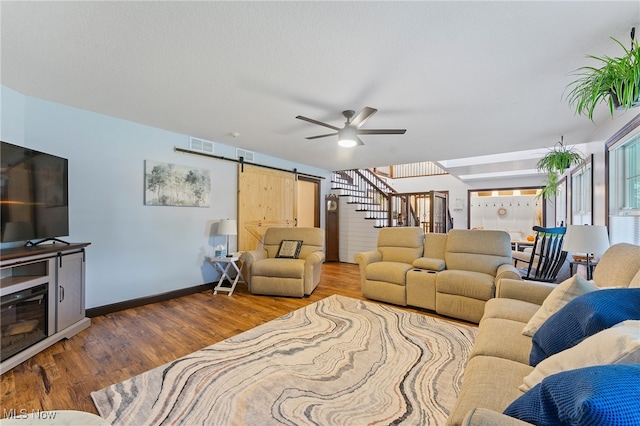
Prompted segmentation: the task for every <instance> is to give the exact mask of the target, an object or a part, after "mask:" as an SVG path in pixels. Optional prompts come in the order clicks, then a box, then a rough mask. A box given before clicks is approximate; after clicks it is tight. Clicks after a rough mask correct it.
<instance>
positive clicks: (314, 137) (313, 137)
mask: <svg viewBox="0 0 640 426" xmlns="http://www.w3.org/2000/svg"><path fill="white" fill-rule="evenodd" d="M335 135H337V133H328V134H326V135H318V136H309V137H308V138H305V139H309V140H311V139H320V138H326V137H327V136H335Z"/></svg>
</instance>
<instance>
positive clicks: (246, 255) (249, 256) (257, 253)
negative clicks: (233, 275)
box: [240, 249, 267, 288]
mask: <svg viewBox="0 0 640 426" xmlns="http://www.w3.org/2000/svg"><path fill="white" fill-rule="evenodd" d="M266 258H267V251H266V250H264V249H256V250H249V251H245V252H243V253H242V254H241V255H240V259H241V260H242V275H243V276H244V278H245V280H246V281H247V283H248V285H249V288H251V265H253V263H254V262H256V261H258V260H260V259H266Z"/></svg>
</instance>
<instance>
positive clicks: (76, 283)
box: [56, 251, 85, 332]
mask: <svg viewBox="0 0 640 426" xmlns="http://www.w3.org/2000/svg"><path fill="white" fill-rule="evenodd" d="M84 262H85V252H84V251H81V252H77V253H72V254H62V253H61V254H60V255H59V256H58V258H57V259H56V301H57V314H56V332H57V331H62V330H64V329H65V328H67V327H69V326H71V325H73V324H74V323H76V322H78V321H81V320H82V319H83V318H84Z"/></svg>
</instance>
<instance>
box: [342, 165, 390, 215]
mask: <svg viewBox="0 0 640 426" xmlns="http://www.w3.org/2000/svg"><path fill="white" fill-rule="evenodd" d="M331 189H332V191H331V192H332V193H333V194H336V195H339V196H340V197H344V198H346V203H347V204H348V205H350V206H352V207H353V210H354V211H356V212H363V213H364V218H365V219H366V220H368V221H371V222H372V226H373V227H374V228H384V227H386V226H394V224H395V222H396V221H395V219H393V218H391V220H389V217H390V213H389V211H390V209H389V196H388V195H387V194H388V193H395V192H396V191H395V190H394V189H393V188H392V187H391V186H389V185H388V184H387V182H386V181H384V180H383V179H382V178H380V177H379V176H378V175H376V174H375V173H373V172H372V171H371V170H368V169H360V170H342V171H337V172H333V175H332V178H331Z"/></svg>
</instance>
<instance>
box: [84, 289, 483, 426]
mask: <svg viewBox="0 0 640 426" xmlns="http://www.w3.org/2000/svg"><path fill="white" fill-rule="evenodd" d="M476 332H477V329H476V328H475V327H470V326H465V325H460V324H455V323H453V322H448V321H444V320H438V319H436V318H432V317H429V316H426V315H421V314H416V313H411V312H407V311H403V310H400V309H397V308H393V307H390V306H386V305H380V304H376V303H372V302H367V301H362V300H356V299H351V298H348V297H344V296H338V295H334V296H331V297H328V298H326V299H323V300H321V301H319V302H316V303H313V304H311V305H309V306H306V307H304V308H301V309H298V310H296V311H294V312H291V313H290V314H287V315H285V316H282V317H280V318H278V319H276V320H273V321H270V322H268V323H266V324H263V325H260V326H258V327H256V328H254V329H251V330H249V331H246V332H244V333H241V334H239V335H237V336H234V337H232V338H230V339H227V340H225V341H222V342H220V343H216V344H214V345H212V346H209V347H207V348H205V349H202V350H200V351H197V352H194V353H193V354H190V355H187V356H185V357H183V358H180V359H177V360H175V361H174V362H171V363H168V364H166V365H163V366H160V367H157V368H155V369H153V370H150V371H148V372H146V373H143V374H140V375H138V376H135V377H133V378H131V379H128V380H125V381H124V382H121V383H117V384H114V385H112V386H109V387H107V388H105V389H102V390H100V391H97V392H92V394H91V397H92V398H93V401H94V403H95V405H96V407H97V409H98V412H99V413H100V415H101V416H102V417H103V418H105V419H106V420H107V421H109V422H111V423H112V424H113V425H114V426H115V425H174V424H175V425H258V424H260V425H270V424H277V425H283V424H284V425H312V424H313V425H365V424H366V425H376V424H385V425H386V424H407V425H418V424H419V425H441V424H444V422H445V420H446V418H447V416H448V415H449V412H450V410H451V409H452V408H453V405H454V403H455V400H456V397H457V395H458V391H459V388H460V384H461V379H462V372H463V369H464V366H465V364H466V361H467V359H468V355H469V352H470V350H471V347H472V345H473V342H474V340H475V336H476Z"/></svg>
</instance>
